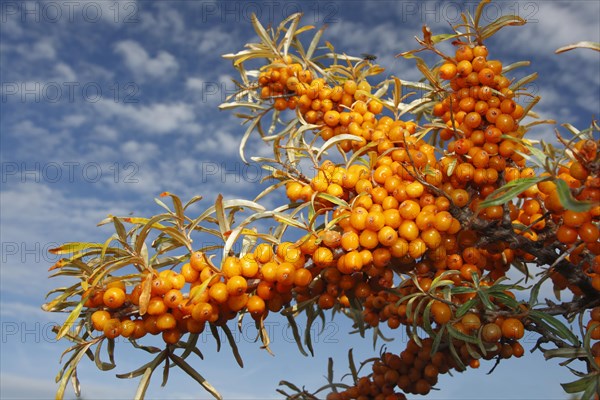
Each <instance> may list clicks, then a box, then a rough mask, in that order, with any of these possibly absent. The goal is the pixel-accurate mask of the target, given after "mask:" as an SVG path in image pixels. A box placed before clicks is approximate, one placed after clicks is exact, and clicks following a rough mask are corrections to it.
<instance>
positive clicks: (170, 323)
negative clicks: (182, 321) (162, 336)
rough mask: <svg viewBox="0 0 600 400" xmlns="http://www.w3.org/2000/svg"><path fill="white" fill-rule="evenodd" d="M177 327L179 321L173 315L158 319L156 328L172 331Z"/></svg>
mask: <svg viewBox="0 0 600 400" xmlns="http://www.w3.org/2000/svg"><path fill="white" fill-rule="evenodd" d="M175 326H177V320H176V319H175V317H174V316H173V314H171V313H165V314H161V315H159V316H158V317H157V318H156V327H157V328H158V329H159V330H161V331H164V330H167V329H172V328H175Z"/></svg>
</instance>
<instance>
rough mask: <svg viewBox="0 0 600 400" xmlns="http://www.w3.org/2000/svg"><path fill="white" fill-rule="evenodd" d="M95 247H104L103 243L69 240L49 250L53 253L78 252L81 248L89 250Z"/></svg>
mask: <svg viewBox="0 0 600 400" xmlns="http://www.w3.org/2000/svg"><path fill="white" fill-rule="evenodd" d="M93 248H102V243H93V242H69V243H65V244H63V245H62V246H59V247H55V248H53V249H50V250H48V252H50V253H52V254H71V253H76V252H78V251H81V250H88V249H93Z"/></svg>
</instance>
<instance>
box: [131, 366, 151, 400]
mask: <svg viewBox="0 0 600 400" xmlns="http://www.w3.org/2000/svg"><path fill="white" fill-rule="evenodd" d="M152 372H154V369H152V368H150V367H148V368H146V370H145V371H144V375H143V376H142V379H140V383H139V384H138V387H137V390H136V391H135V395H134V396H133V398H134V399H135V400H143V399H144V396H145V395H146V389H148V385H149V384H150V378H151V377H152Z"/></svg>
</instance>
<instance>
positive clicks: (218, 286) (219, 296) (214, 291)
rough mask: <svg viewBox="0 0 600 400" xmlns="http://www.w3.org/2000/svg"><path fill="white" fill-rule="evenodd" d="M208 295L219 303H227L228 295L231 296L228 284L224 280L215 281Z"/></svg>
mask: <svg viewBox="0 0 600 400" xmlns="http://www.w3.org/2000/svg"><path fill="white" fill-rule="evenodd" d="M208 295H209V296H210V298H211V299H213V300H214V301H216V302H217V303H225V302H226V301H227V297H229V292H228V291H227V285H226V284H225V283H223V282H217V283H215V284H214V285H212V286H211V287H210V289H209V290H208Z"/></svg>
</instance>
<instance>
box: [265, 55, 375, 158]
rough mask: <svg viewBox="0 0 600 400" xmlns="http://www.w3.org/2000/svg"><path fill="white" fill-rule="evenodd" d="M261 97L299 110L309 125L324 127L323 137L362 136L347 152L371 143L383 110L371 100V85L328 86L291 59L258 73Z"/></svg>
mask: <svg viewBox="0 0 600 400" xmlns="http://www.w3.org/2000/svg"><path fill="white" fill-rule="evenodd" d="M258 83H259V86H260V88H261V89H260V96H261V97H262V98H263V99H267V98H270V99H273V107H274V108H275V109H276V110H280V111H282V110H285V109H292V110H293V109H296V108H297V109H298V111H299V112H300V114H301V115H302V117H303V118H304V120H305V121H306V122H308V123H309V124H317V125H321V126H322V128H321V129H320V131H319V134H320V136H321V137H322V138H323V139H324V140H328V139H330V138H332V137H333V136H336V135H340V134H344V133H350V134H353V135H355V136H358V137H363V140H361V141H359V142H358V141H345V142H342V143H341V147H342V148H343V149H344V150H345V151H346V152H348V151H350V150H351V149H355V150H356V149H358V148H360V147H362V146H364V145H365V144H366V141H369V140H370V135H369V134H370V132H372V131H373V129H369V128H374V127H375V125H376V122H377V121H376V115H378V114H380V113H381V112H382V111H383V103H381V102H380V101H379V100H376V99H372V98H370V96H371V85H370V84H369V82H367V80H365V79H363V80H360V81H359V82H357V81H355V80H352V79H348V80H346V81H344V83H343V84H339V85H337V84H336V85H333V86H332V85H329V84H328V82H327V81H326V80H325V79H323V78H315V77H314V76H313V73H312V72H311V71H310V70H307V69H302V66H301V65H300V64H298V63H293V62H292V58H291V57H290V56H286V57H284V58H283V59H278V60H275V61H274V62H273V63H271V64H270V65H269V66H268V67H267V68H266V69H265V70H264V71H262V72H261V73H260V74H259V78H258Z"/></svg>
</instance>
